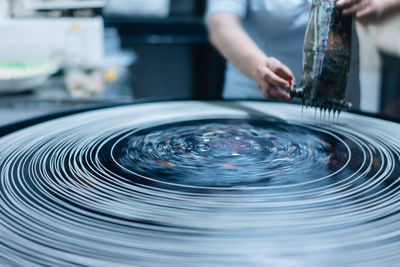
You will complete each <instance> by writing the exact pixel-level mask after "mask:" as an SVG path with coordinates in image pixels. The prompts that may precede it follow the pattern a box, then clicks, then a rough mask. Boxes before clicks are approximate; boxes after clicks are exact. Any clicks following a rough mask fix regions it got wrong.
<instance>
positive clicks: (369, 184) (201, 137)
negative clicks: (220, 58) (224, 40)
mask: <svg viewBox="0 0 400 267" xmlns="http://www.w3.org/2000/svg"><path fill="white" fill-rule="evenodd" d="M182 111H185V112H184V114H183V112H182ZM299 111H300V107H297V106H294V105H285V104H276V103H264V102H239V103H237V105H227V103H225V102H222V103H214V102H186V101H184V102H167V103H155V104H142V105H133V106H127V107H118V108H110V109H104V110H98V111H92V112H87V113H82V114H79V115H74V116H69V117H65V118H61V119H57V120H53V121H48V122H45V123H42V124H38V125H35V126H32V127H28V128H26V129H22V130H19V131H15V132H14V133H12V134H8V135H6V136H4V137H2V138H0V266H82V265H84V266H122V265H124V266H125V265H133V266H177V265H178V266H179V265H180V266H250V265H251V266H254V265H258V266H338V265H340V266H342V265H356V266H395V265H397V264H398V262H399V261H400V254H399V251H400V228H399V222H400V213H399V211H400V184H399V181H400V179H399V177H400V164H399V155H400V141H399V140H400V126H399V125H398V124H395V123H391V122H386V121H382V120H378V119H372V118H367V117H363V116H359V115H353V114H349V113H345V114H343V115H342V119H341V123H340V124H324V125H321V124H320V123H319V120H318V121H316V120H315V119H314V112H310V113H308V112H305V114H304V118H303V121H300V116H299V114H300V112H299ZM248 112H250V113H248ZM261 113H264V114H265V115H264V116H261V115H260V114H261Z"/></svg>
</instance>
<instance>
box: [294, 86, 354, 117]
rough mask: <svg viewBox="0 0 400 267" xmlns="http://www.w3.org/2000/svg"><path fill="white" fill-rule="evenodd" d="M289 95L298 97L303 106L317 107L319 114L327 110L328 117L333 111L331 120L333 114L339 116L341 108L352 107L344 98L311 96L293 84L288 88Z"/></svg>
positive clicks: (347, 108)
mask: <svg viewBox="0 0 400 267" xmlns="http://www.w3.org/2000/svg"><path fill="white" fill-rule="evenodd" d="M290 96H291V97H292V98H300V99H301V103H302V105H303V106H306V107H314V108H315V109H319V110H320V112H321V115H322V113H324V114H325V113H326V112H328V118H330V113H331V112H333V120H334V117H335V114H337V116H339V115H340V113H341V111H342V110H349V109H351V108H352V104H351V103H350V102H348V101H346V100H345V99H337V98H328V97H323V98H316V97H311V96H309V95H308V94H306V93H305V90H304V89H303V88H301V87H299V88H297V87H295V86H292V87H291V88H290ZM324 117H325V116H324Z"/></svg>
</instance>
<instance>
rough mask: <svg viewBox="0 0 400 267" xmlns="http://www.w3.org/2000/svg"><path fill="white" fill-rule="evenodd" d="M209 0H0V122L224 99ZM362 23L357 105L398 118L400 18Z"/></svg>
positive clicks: (360, 28)
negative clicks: (148, 102)
mask: <svg viewBox="0 0 400 267" xmlns="http://www.w3.org/2000/svg"><path fill="white" fill-rule="evenodd" d="M206 2H207V1H205V0H108V1H107V0H0V34H1V36H2V42H1V43H0V51H1V53H0V125H1V124H5V123H9V122H12V121H17V120H21V119H25V118H29V117H33V116H36V115H41V114H46V113H49V112H55V111H62V110H68V109H72V108H78V107H87V106H93V105H99V104H108V103H110V104H113V103H129V102H132V101H134V100H136V99H143V98H157V99H160V98H165V99H171V98H195V99H217V98H220V97H221V90H222V84H223V77H224V66H225V62H224V60H223V58H222V57H221V56H220V55H219V54H218V53H217V52H216V50H215V49H214V48H212V46H211V45H210V44H209V41H208V37H207V31H206V27H205V25H204V12H205V10H206ZM358 28H359V29H358V31H359V35H360V41H361V52H360V53H361V57H360V58H361V59H362V62H361V63H362V66H361V73H360V77H361V86H362V88H361V90H362V92H361V94H362V99H361V108H362V110H365V111H369V112H375V113H379V112H384V113H385V114H387V115H391V116H395V117H397V118H399V117H400V115H399V114H400V81H399V79H400V78H399V77H400V62H399V58H400V45H399V44H400V41H399V40H398V39H395V38H394V37H395V36H398V37H399V38H400V19H399V18H398V17H396V18H394V19H393V20H392V21H389V22H385V23H384V24H383V25H376V26H371V27H368V28H365V27H362V26H359V27H358ZM377 36H379V38H378V37H377ZM385 38H386V39H388V40H389V41H384V40H385ZM377 40H379V41H377ZM388 44H389V45H388ZM397 48H398V49H397ZM381 70H382V71H381Z"/></svg>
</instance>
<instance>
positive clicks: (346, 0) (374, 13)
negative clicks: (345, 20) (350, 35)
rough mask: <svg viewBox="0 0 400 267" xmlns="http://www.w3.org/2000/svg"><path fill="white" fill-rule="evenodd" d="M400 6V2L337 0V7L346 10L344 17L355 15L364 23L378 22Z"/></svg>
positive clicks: (391, 0) (394, 0) (395, 0)
mask: <svg viewBox="0 0 400 267" xmlns="http://www.w3.org/2000/svg"><path fill="white" fill-rule="evenodd" d="M399 5H400V0H337V6H338V7H340V8H344V9H343V15H345V16H348V15H354V16H355V18H356V19H357V20H359V21H361V22H363V23H371V22H376V21H377V20H379V19H381V18H382V17H383V16H384V15H385V14H386V13H389V12H390V11H391V9H392V8H398V7H399Z"/></svg>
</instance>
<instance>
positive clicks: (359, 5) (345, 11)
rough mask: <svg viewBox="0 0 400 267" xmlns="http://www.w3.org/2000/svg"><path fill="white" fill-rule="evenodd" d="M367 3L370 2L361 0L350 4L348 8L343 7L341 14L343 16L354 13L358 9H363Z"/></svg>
mask: <svg viewBox="0 0 400 267" xmlns="http://www.w3.org/2000/svg"><path fill="white" fill-rule="evenodd" d="M369 4H370V3H369V1H361V2H359V3H357V4H355V5H352V6H350V7H349V8H345V9H343V11H342V14H343V15H345V16H348V15H355V14H356V13H357V12H358V11H360V10H362V9H364V8H365V7H367V6H368V5H369Z"/></svg>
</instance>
